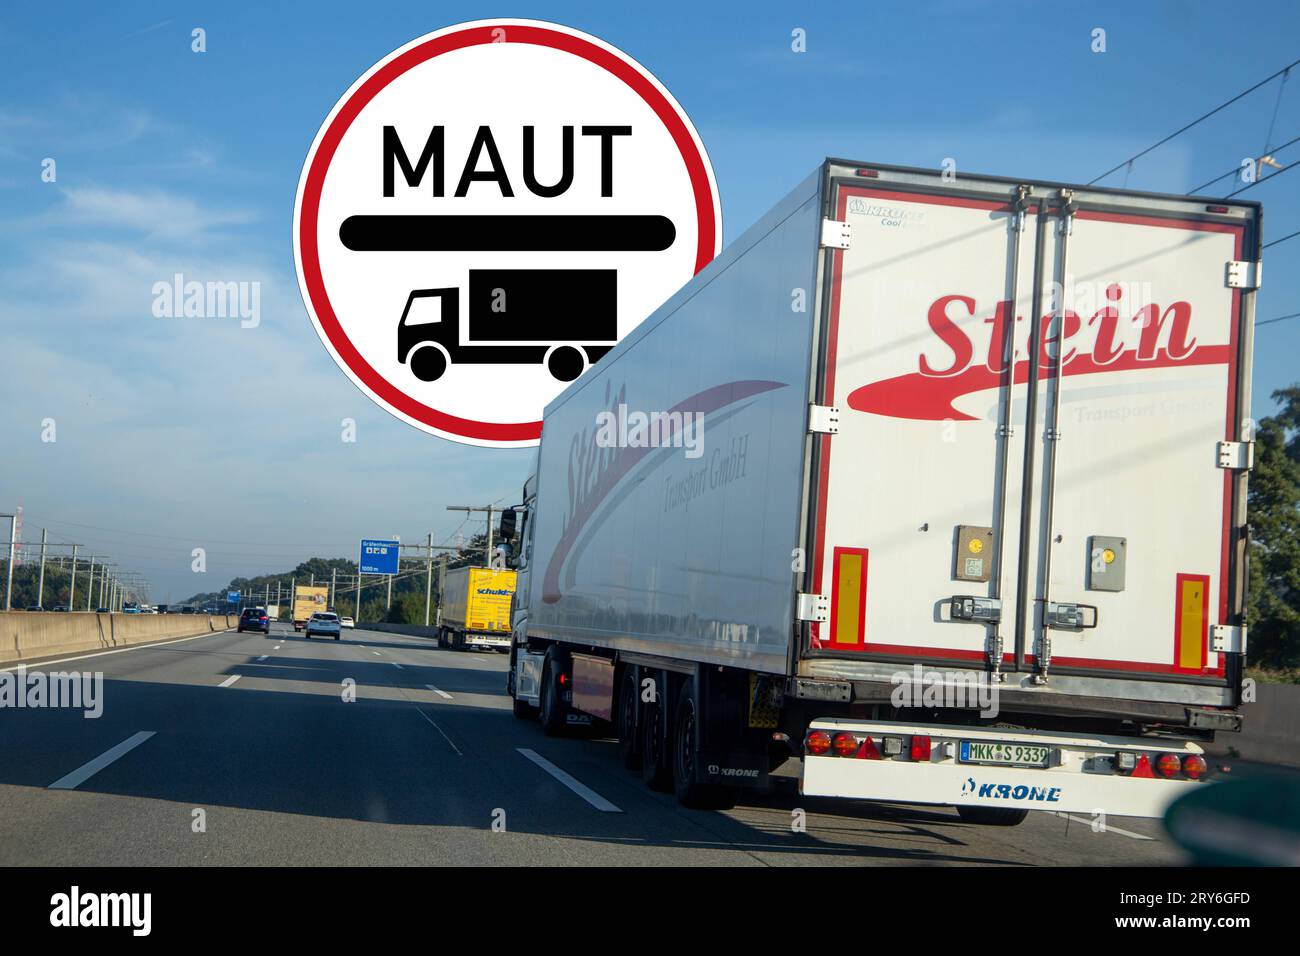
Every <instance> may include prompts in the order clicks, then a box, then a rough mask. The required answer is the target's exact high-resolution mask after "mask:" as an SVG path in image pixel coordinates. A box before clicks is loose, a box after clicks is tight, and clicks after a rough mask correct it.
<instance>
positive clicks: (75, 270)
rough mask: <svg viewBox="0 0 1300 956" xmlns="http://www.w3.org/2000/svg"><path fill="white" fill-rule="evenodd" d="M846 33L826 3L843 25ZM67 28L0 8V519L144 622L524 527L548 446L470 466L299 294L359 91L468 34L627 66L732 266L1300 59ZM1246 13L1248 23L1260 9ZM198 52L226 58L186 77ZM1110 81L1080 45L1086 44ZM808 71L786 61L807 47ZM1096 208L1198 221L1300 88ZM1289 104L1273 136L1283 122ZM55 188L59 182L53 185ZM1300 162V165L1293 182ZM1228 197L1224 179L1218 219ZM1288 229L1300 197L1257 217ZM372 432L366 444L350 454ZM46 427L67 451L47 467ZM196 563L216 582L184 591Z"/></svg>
mask: <svg viewBox="0 0 1300 956" xmlns="http://www.w3.org/2000/svg"><path fill="white" fill-rule="evenodd" d="M841 6H844V5H837V7H841ZM852 6H853V7H854V9H851V10H843V9H837V8H832V7H831V5H818V7H817V8H816V9H815V10H810V9H808V8H807V6H806V5H799V4H775V3H772V4H762V3H746V4H722V3H719V4H699V3H690V4H686V3H674V2H671V0H661V2H660V3H657V4H653V5H650V6H643V5H637V6H636V7H633V6H632V5H621V4H595V3H592V4H541V3H539V4H527V3H515V4H510V5H508V6H503V7H497V8H492V7H487V6H484V5H482V4H473V5H470V4H454V3H453V4H436V5H435V4H428V3H385V4H357V3H342V2H318V3H312V4H290V3H277V4H265V3H258V4H252V3H221V4H204V3H184V4H178V3H145V2H141V3H124V4H116V5H108V4H99V3H80V4H69V5H62V6H60V7H59V10H58V13H57V14H56V13H53V12H52V11H51V10H50V9H49V8H46V7H44V6H41V5H32V4H24V5H21V6H17V5H11V6H9V7H8V8H7V9H6V10H5V11H4V12H3V13H0V221H2V222H3V226H4V228H3V230H0V368H2V370H3V385H0V402H2V403H3V409H4V412H3V415H0V511H4V510H9V509H10V508H11V507H12V506H13V505H22V506H23V507H24V509H25V514H26V521H25V532H26V533H25V537H26V538H27V539H28V540H31V539H39V534H40V530H39V529H40V528H42V527H48V528H49V529H50V533H51V538H52V539H57V540H65V541H78V542H82V543H85V544H86V545H88V547H89V549H90V550H92V551H93V552H95V553H109V554H112V555H114V557H115V560H117V561H118V563H119V564H121V565H122V566H124V567H130V568H133V569H135V570H138V571H140V572H141V573H143V574H144V575H145V576H146V577H148V578H149V579H150V580H151V581H152V582H153V583H154V591H153V597H154V599H155V600H166V599H168V598H169V597H170V598H172V599H178V598H181V597H184V596H187V595H189V594H190V593H193V592H195V591H197V590H200V589H207V588H214V587H218V586H220V585H222V584H224V583H225V581H227V580H228V579H229V578H230V577H231V576H233V575H236V574H256V573H261V572H264V571H270V570H277V569H283V568H288V567H292V566H293V565H294V564H296V563H298V561H300V560H302V559H304V558H306V557H308V556H311V555H313V554H321V555H344V554H346V555H354V552H355V550H356V541H357V539H358V538H360V537H361V536H363V535H366V536H377V535H386V534H398V535H400V536H401V537H402V538H403V540H406V541H415V540H417V539H418V540H422V539H423V536H424V534H425V532H428V531H432V532H434V534H435V536H437V537H439V538H442V539H447V538H448V537H449V536H451V535H453V534H455V533H456V532H457V531H458V530H460V531H465V532H468V531H471V530H476V529H478V528H480V527H481V519H480V520H479V521H477V522H473V523H471V524H469V525H463V523H462V520H461V518H460V517H457V516H454V515H451V514H449V513H447V512H446V511H445V510H444V505H445V504H446V503H447V502H460V501H461V500H463V499H467V498H473V499H475V500H476V501H479V502H487V501H500V502H503V503H509V502H511V501H513V500H514V499H515V497H516V496H517V493H518V492H517V489H518V487H519V486H520V484H521V483H522V481H523V479H524V477H525V475H526V474H527V471H528V468H529V464H530V461H531V458H532V453H531V451H522V450H505V451H501V450H485V449H475V448H469V447H465V446H460V445H456V444H452V443H450V442H446V441H442V440H440V439H437V438H433V437H430V436H427V435H425V434H423V433H420V432H418V431H416V430H414V429H413V428H410V427H409V426H406V425H404V424H402V423H401V422H398V421H397V420H395V419H393V418H390V417H389V416H388V415H387V414H386V413H385V412H383V411H381V410H380V409H379V408H377V407H376V406H375V405H373V404H372V403H371V402H370V401H369V400H368V399H367V398H365V397H364V396H363V395H362V394H361V393H359V392H358V391H357V390H356V389H355V388H354V387H353V386H352V385H351V384H350V383H349V382H348V381H347V380H346V378H345V377H344V376H343V374H342V373H341V372H339V371H338V370H337V368H336V367H335V366H334V364H333V362H332V361H331V360H330V358H329V357H328V355H327V354H326V353H325V351H324V349H323V348H322V347H321V345H320V343H319V340H318V339H317V337H316V334H315V332H314V330H313V329H312V326H311V323H310V322H309V320H308V319H307V317H306V314H305V312H304V310H303V308H302V305H301V301H300V299H299V295H298V290H297V284H296V281H295V278H294V268H293V254H292V247H291V244H290V220H291V217H292V211H293V201H294V192H295V189H296V186H297V180H298V175H299V172H300V168H301V164H302V161H303V158H304V156H305V155H306V151H307V148H308V146H309V145H310V143H311V140H312V137H313V136H314V134H315V132H316V130H317V128H318V126H319V124H320V122H321V120H322V119H323V118H324V117H325V115H326V114H327V113H328V111H329V109H330V108H331V106H332V105H333V104H334V102H335V100H336V99H337V97H338V96H339V95H340V94H341V93H342V92H343V91H344V90H345V89H346V88H347V87H348V86H349V85H350V84H351V82H352V81H353V80H354V79H355V78H356V77H357V76H358V75H359V74H360V73H362V72H363V71H364V70H365V69H367V68H368V67H369V66H370V65H371V64H372V63H374V62H375V61H376V60H378V59H380V58H381V57H382V56H384V55H385V54H387V53H388V52H389V51H391V50H392V49H395V48H396V47H398V46H400V45H402V44H403V43H405V42H407V41H408V40H410V39H412V38H414V37H416V36H419V35H421V34H423V33H426V32H429V31H431V30H434V29H437V28H439V27H442V26H446V25H449V24H452V23H456V22H458V21H463V20H471V19H478V18H482V17H489V16H526V17H534V18H538V19H547V20H554V21H557V22H560V23H565V24H567V25H570V26H573V27H576V28H578V29H582V30H585V31H587V32H589V33H593V34H595V35H596V36H599V37H601V38H603V39H605V40H607V41H608V42H610V43H613V44H614V45H616V46H618V47H620V48H622V49H624V50H625V51H627V52H628V53H629V54H631V55H632V56H634V57H635V58H637V59H638V60H639V61H640V62H641V63H642V64H644V65H645V66H646V67H647V68H648V69H650V70H651V71H652V72H653V73H655V75H656V76H657V77H658V78H659V79H660V80H661V81H662V82H663V83H664V84H665V85H666V86H667V87H668V88H669V89H670V90H671V91H672V92H673V94H674V95H675V96H676V98H677V99H678V100H679V102H681V104H682V105H683V106H684V107H685V109H686V111H687V112H688V113H689V114H690V116H691V118H692V120H693V121H694V123H695V126H696V128H697V129H698V130H699V132H700V135H701V137H702V138H703V140H704V143H705V146H706V148H707V149H708V150H709V153H710V156H711V159H712V161H713V165H714V169H715V172H716V174H717V179H718V184H719V187H720V189H721V194H722V208H723V216H724V221H725V226H726V237H727V239H728V241H729V240H730V239H732V238H734V237H735V236H737V235H739V234H740V232H741V231H743V230H744V228H745V227H746V226H748V225H749V224H750V223H751V222H752V221H753V220H754V219H756V218H757V217H758V216H759V215H761V214H762V213H763V211H764V210H765V209H766V208H767V207H768V206H770V205H771V204H772V203H773V202H775V201H776V200H777V199H779V198H780V197H781V196H782V195H784V194H785V193H786V192H787V191H788V190H789V189H790V188H791V187H793V186H794V185H795V184H796V183H797V182H798V181H799V180H800V179H801V178H802V177H803V176H804V175H806V174H807V173H808V172H809V171H810V170H811V169H812V168H813V167H814V166H815V165H816V164H817V163H818V162H819V161H820V159H821V158H822V157H824V156H826V155H838V156H846V157H851V158H856V159H862V160H870V161H877V162H882V163H898V164H907V165H917V166H929V167H934V166H937V165H939V163H940V162H941V161H942V160H943V159H944V158H945V157H953V158H954V159H956V161H957V163H958V170H959V172H960V171H962V170H965V171H971V172H976V171H978V172H988V173H994V174H999V175H1009V176H1011V175H1014V176H1024V177H1027V178H1035V177H1036V178H1043V179H1051V180H1059V181H1066V182H1073V181H1077V182H1086V181H1088V180H1090V179H1092V178H1093V177H1095V176H1097V175H1098V174H1100V173H1102V172H1103V171H1105V170H1106V169H1109V168H1110V167H1111V166H1114V165H1115V164H1117V163H1119V162H1121V161H1122V160H1124V159H1125V158H1126V157H1128V156H1130V155H1132V154H1134V153H1136V152H1138V151H1139V150H1141V149H1143V148H1145V147H1146V146H1148V145H1150V144H1151V143H1153V142H1155V141H1156V140H1158V139H1160V138H1161V137H1163V136H1164V135H1165V134H1167V133H1169V132H1172V131H1173V130H1174V129H1176V128H1178V127H1179V126H1181V125H1182V124H1183V123H1184V122H1186V121H1188V120H1190V119H1192V118H1194V117H1196V116H1198V115H1200V114H1201V113H1203V112H1205V111H1206V110H1207V109H1209V108H1210V107H1212V106H1215V105H1217V104H1219V103H1220V102H1222V101H1224V100H1226V99H1227V98H1228V97H1230V96H1232V95H1234V94H1236V93H1238V92H1240V91H1241V90H1243V89H1245V88H1247V87H1248V86H1250V85H1252V84H1253V83H1255V82H1256V81H1258V80H1260V79H1262V78H1263V77H1265V76H1267V75H1268V74H1270V73H1272V72H1274V71H1275V70H1277V69H1279V68H1281V67H1282V66H1284V65H1286V64H1287V63H1289V62H1291V61H1292V60H1295V59H1297V58H1298V57H1300V6H1297V5H1296V4H1295V3H1293V2H1260V3H1254V4H1251V5H1249V7H1248V8H1233V7H1227V6H1224V5H1223V4H1221V3H1209V2H1204V3H1202V2H1195V0H1192V2H1174V0H1164V2H1145V3H1132V2H1129V3H1102V2H1089V3H1068V4H1067V3H1047V2H1011V0H1006V2H991V0H990V2H966V3H960V2H952V0H949V2H943V0H940V2H932V3H928V4H924V5H918V4H914V3H898V4H892V3H883V2H872V3H869V4H857V5H852ZM1246 9H1248V10H1249V12H1243V10H1246ZM194 27H202V28H204V29H205V30H206V31H207V43H208V51H207V52H206V53H204V54H201V55H199V54H195V53H192V52H191V50H190V31H191V29H193V28H194ZM1097 27H1100V28H1102V29H1104V30H1105V31H1106V47H1107V49H1106V52H1105V53H1101V54H1098V53H1093V52H1092V51H1091V49H1090V44H1091V34H1092V31H1093V29H1094V28H1097ZM795 28H802V29H803V30H805V31H806V34H807V52H806V53H804V54H794V53H792V52H791V49H790V37H791V31H792V30H794V29H795ZM1278 90H1279V84H1278V83H1277V81H1274V82H1273V83H1272V84H1270V85H1269V86H1268V87H1266V88H1265V89H1262V90H1260V91H1259V92H1257V93H1255V94H1252V95H1251V96H1249V97H1247V98H1246V99H1244V100H1242V101H1241V102H1240V103H1238V104H1236V105H1234V106H1233V107H1231V108H1229V109H1227V110H1225V111H1224V112H1223V113H1220V114H1219V115H1218V116H1216V117H1214V118H1213V119H1211V120H1209V121H1207V122H1205V123H1203V124H1201V125H1200V126H1198V127H1196V128H1195V129H1194V130H1192V131H1191V132H1190V133H1188V134H1185V135H1183V136H1180V137H1178V138H1177V139H1175V140H1174V141H1173V142H1172V143H1170V144H1168V145H1167V146H1164V147H1162V148H1161V149H1159V150H1157V151H1155V152H1154V153H1152V154H1150V155H1148V156H1146V157H1144V158H1143V159H1141V160H1139V161H1138V162H1137V163H1136V164H1134V166H1133V167H1132V169H1130V170H1127V171H1123V172H1120V173H1117V174H1115V175H1113V176H1111V177H1109V178H1107V179H1106V180H1105V181H1104V182H1105V184H1107V185H1116V186H1120V185H1125V183H1126V181H1127V185H1128V186H1130V187H1133V188H1138V189H1149V190H1157V191H1167V192H1185V191H1187V190H1188V189H1191V188H1193V187H1195V186H1198V185H1199V184H1201V183H1203V182H1205V181H1206V180H1209V179H1211V178H1212V177H1214V176H1216V175H1218V174H1220V173H1223V172H1225V171H1227V170H1229V169H1232V168H1233V167H1234V166H1235V165H1236V164H1237V163H1238V162H1239V161H1240V160H1241V158H1242V157H1244V156H1251V155H1255V156H1258V155H1260V154H1261V152H1262V151H1263V149H1264V147H1265V145H1266V140H1267V139H1268V135H1269V128H1270V125H1271V126H1272V129H1273V133H1272V145H1274V146H1276V145H1278V144H1280V143H1283V142H1286V141H1287V140H1289V139H1292V138H1294V137H1297V136H1300V68H1297V70H1296V71H1295V72H1294V75H1293V76H1292V77H1291V78H1290V80H1289V82H1288V83H1287V85H1286V86H1285V87H1284V88H1283V91H1282V96H1281V99H1280V100H1279V98H1278ZM1275 109H1276V116H1275V117H1274V112H1275ZM46 157H52V158H54V159H55V160H56V162H57V164H58V165H57V181H56V182H54V183H45V182H42V181H41V175H40V174H41V162H42V160H43V159H44V158H46ZM1278 159H1279V161H1280V162H1282V163H1283V164H1284V165H1285V164H1286V163H1290V162H1295V161H1296V160H1300V144H1296V145H1295V146H1292V147H1290V148H1289V149H1287V150H1285V151H1282V152H1280V153H1279V154H1278ZM1231 188H1236V186H1234V185H1233V184H1232V180H1231V179H1230V178H1225V179H1223V180H1221V181H1220V182H1219V183H1218V184H1217V185H1216V187H1215V188H1213V189H1207V190H1205V192H1207V193H1209V194H1222V193H1223V192H1226V191H1228V190H1229V189H1231ZM1243 196H1246V197H1252V198H1255V199H1258V200H1260V201H1262V202H1263V203H1265V236H1266V239H1267V238H1269V237H1272V238H1277V237H1279V236H1282V235H1285V234H1286V233H1289V232H1293V231H1295V230H1297V229H1300V178H1292V176H1291V175H1283V176H1281V177H1279V179H1278V180H1277V182H1276V183H1269V182H1264V183H1261V184H1260V185H1259V186H1258V187H1256V188H1254V189H1252V190H1250V191H1249V192H1247V193H1244V194H1243ZM1265 261H1266V263H1267V268H1266V269H1265V273H1264V275H1265V282H1264V287H1263V290H1262V291H1261V293H1260V295H1259V300H1258V301H1259V309H1258V314H1259V318H1260V319H1261V320H1265V319H1268V318H1271V317H1274V316H1280V315H1284V314H1287V313H1291V312H1297V311H1300V269H1298V268H1297V265H1298V264H1300V238H1298V239H1296V240H1293V241H1292V242H1290V243H1284V244H1281V245H1279V246H1277V247H1275V248H1274V249H1272V250H1270V251H1269V252H1268V253H1266V256H1265ZM175 272H183V273H186V274H188V275H196V276H200V275H201V276H204V277H219V278H229V279H234V280H244V281H258V282H260V283H261V285H262V293H261V294H262V301H261V312H262V318H261V324H260V325H259V326H258V327H257V328H255V329H241V328H240V327H239V325H238V323H236V322H231V321H223V320H190V321H180V322H166V321H161V320H159V319H156V318H154V317H153V316H152V315H151V313H150V304H151V301H152V295H151V291H150V290H151V287H152V284H153V283H154V282H155V281H158V280H159V279H167V278H169V277H170V276H171V275H172V274H174V273H175ZM1297 357H1300V320H1292V321H1286V322H1279V323H1276V324H1273V325H1269V326H1266V327H1263V328H1260V330H1259V332H1258V336H1257V342H1256V365H1255V402H1254V404H1255V411H1256V413H1257V414H1267V413H1268V412H1269V411H1270V410H1271V409H1272V407H1273V405H1272V403H1271V402H1270V401H1269V398H1268V396H1269V393H1270V392H1271V391H1272V390H1274V389H1276V388H1280V387H1283V386H1285V385H1289V384H1292V383H1294V382H1296V381H1298V380H1300V363H1298V362H1297ZM347 417H350V418H353V419H355V420H356V423H357V441H356V442H355V443H353V444H344V443H341V442H340V440H339V433H340V421H341V420H342V419H343V418H347ZM47 418H52V419H53V420H54V422H55V425H56V428H57V441H55V442H42V441H41V431H42V424H41V423H42V421H43V420H44V419H47ZM194 547H204V548H206V549H207V552H208V573H207V574H206V575H204V576H198V575H195V574H193V573H192V572H191V569H190V562H191V559H190V552H191V549H192V548H194Z"/></svg>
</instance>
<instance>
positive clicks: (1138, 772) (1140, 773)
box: [1130, 754, 1155, 777]
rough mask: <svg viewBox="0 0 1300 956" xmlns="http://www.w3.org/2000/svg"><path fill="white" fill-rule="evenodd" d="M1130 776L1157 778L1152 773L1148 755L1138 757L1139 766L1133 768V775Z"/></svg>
mask: <svg viewBox="0 0 1300 956" xmlns="http://www.w3.org/2000/svg"><path fill="white" fill-rule="evenodd" d="M1130 776H1134V777H1154V776H1155V774H1154V773H1152V771H1151V761H1150V760H1148V759H1147V755H1146V754H1143V755H1142V756H1140V757H1138V763H1137V766H1136V767H1134V768H1133V773H1132V774H1131V775H1130Z"/></svg>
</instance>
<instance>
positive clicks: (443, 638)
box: [438, 627, 447, 650]
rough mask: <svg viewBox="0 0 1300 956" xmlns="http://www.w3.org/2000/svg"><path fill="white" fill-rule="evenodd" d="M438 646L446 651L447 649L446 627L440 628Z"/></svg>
mask: <svg viewBox="0 0 1300 956" xmlns="http://www.w3.org/2000/svg"><path fill="white" fill-rule="evenodd" d="M438 646H439V647H441V648H443V649H444V650H445V649H446V647H447V629H446V628H445V627H440V628H438Z"/></svg>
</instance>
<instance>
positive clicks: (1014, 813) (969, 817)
mask: <svg viewBox="0 0 1300 956" xmlns="http://www.w3.org/2000/svg"><path fill="white" fill-rule="evenodd" d="M957 816H959V817H961V818H962V820H964V821H965V822H966V823H975V824H979V825H980V826H985V827H1014V826H1019V825H1020V824H1022V823H1024V822H1025V817H1027V816H1029V811H1028V810H1023V809H1021V808H1019V807H965V806H962V807H958V808H957Z"/></svg>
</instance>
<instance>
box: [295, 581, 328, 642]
mask: <svg viewBox="0 0 1300 956" xmlns="http://www.w3.org/2000/svg"><path fill="white" fill-rule="evenodd" d="M329 599H330V589H329V587H328V586H327V585H321V586H320V587H312V586H310V585H306V584H299V585H298V586H297V587H295V588H294V589H293V629H294V630H295V631H301V630H302V629H303V627H304V626H305V625H306V624H307V619H308V618H309V617H311V616H312V615H313V614H315V613H316V612H317V611H325V610H328V608H327V607H326V605H327V604H328V603H329Z"/></svg>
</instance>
